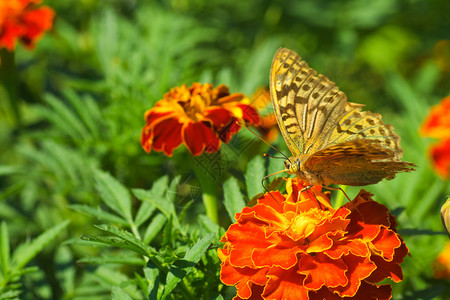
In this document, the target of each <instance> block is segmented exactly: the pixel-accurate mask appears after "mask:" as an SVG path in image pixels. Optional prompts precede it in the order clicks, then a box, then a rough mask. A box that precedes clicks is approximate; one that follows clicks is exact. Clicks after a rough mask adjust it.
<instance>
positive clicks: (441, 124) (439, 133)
mask: <svg viewBox="0 0 450 300" xmlns="http://www.w3.org/2000/svg"><path fill="white" fill-rule="evenodd" d="M421 133H422V134H423V135H424V136H429V137H434V138H450V96H448V97H445V98H444V99H442V100H441V103H439V104H438V105H436V106H433V107H432V108H431V111H430V114H429V115H428V117H427V118H426V119H425V121H424V123H423V125H422V128H421Z"/></svg>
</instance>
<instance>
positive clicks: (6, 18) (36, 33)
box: [0, 0, 55, 51]
mask: <svg viewBox="0 0 450 300" xmlns="http://www.w3.org/2000/svg"><path fill="white" fill-rule="evenodd" d="M41 2H42V1H41V0H3V1H0V48H6V49H8V50H9V51H13V50H14V48H15V47H16V42H17V40H20V41H22V43H23V44H25V46H26V47H27V48H29V49H32V48H33V47H34V46H35V44H36V42H37V41H38V40H39V39H40V38H41V37H42V36H43V35H44V32H45V31H47V30H50V29H51V28H52V22H53V17H54V15H55V13H54V11H53V10H52V9H51V8H50V7H48V6H41V7H37V5H38V4H40V3H41Z"/></svg>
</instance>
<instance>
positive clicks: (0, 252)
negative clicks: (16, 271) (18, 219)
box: [0, 222, 10, 275]
mask: <svg viewBox="0 0 450 300" xmlns="http://www.w3.org/2000/svg"><path fill="white" fill-rule="evenodd" d="M0 230H1V232H0V234H1V236H0V270H1V271H2V274H3V275H6V274H7V273H8V269H9V253H10V245H9V232H8V225H7V224H6V222H2V226H1V228H0Z"/></svg>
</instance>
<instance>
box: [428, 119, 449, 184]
mask: <svg viewBox="0 0 450 300" xmlns="http://www.w3.org/2000/svg"><path fill="white" fill-rule="evenodd" d="M449 118H450V116H449ZM430 153H431V158H432V159H433V162H434V169H435V170H436V172H437V173H438V174H439V175H441V176H442V177H443V178H449V176H450V138H449V139H445V140H442V141H440V142H438V143H436V144H434V145H432V146H431V149H430Z"/></svg>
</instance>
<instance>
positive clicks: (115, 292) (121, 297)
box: [111, 286, 133, 300]
mask: <svg viewBox="0 0 450 300" xmlns="http://www.w3.org/2000/svg"><path fill="white" fill-rule="evenodd" d="M111 299H113V300H128V299H129V300H133V298H131V297H130V296H128V294H127V293H126V292H125V291H124V290H122V289H121V288H120V287H118V286H113V287H112V291H111Z"/></svg>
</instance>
